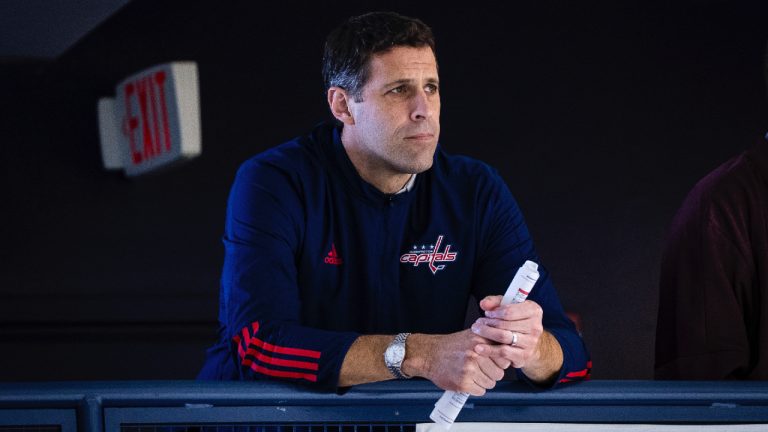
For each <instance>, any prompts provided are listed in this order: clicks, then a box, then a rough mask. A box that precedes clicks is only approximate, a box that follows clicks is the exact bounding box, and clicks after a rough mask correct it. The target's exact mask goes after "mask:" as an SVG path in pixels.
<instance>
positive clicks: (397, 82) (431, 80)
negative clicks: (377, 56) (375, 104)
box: [382, 78, 440, 87]
mask: <svg viewBox="0 0 768 432" xmlns="http://www.w3.org/2000/svg"><path fill="white" fill-rule="evenodd" d="M414 81H415V80H414V79H412V78H401V79H398V80H394V81H390V82H388V83H386V84H384V85H382V87H391V86H394V85H403V84H413V83H414ZM427 82H428V83H429V84H438V83H440V80H439V79H437V78H427Z"/></svg>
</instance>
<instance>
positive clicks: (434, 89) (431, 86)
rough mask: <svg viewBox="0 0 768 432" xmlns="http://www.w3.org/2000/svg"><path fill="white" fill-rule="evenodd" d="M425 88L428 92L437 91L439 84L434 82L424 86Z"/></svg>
mask: <svg viewBox="0 0 768 432" xmlns="http://www.w3.org/2000/svg"><path fill="white" fill-rule="evenodd" d="M424 90H425V91H426V92H427V93H437V90H438V89H437V86H436V85H434V84H429V85H427V86H426V87H425V88H424Z"/></svg>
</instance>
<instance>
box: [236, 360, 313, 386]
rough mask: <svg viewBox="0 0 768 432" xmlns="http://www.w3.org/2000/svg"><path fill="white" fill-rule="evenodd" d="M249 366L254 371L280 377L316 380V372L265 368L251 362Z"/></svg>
mask: <svg viewBox="0 0 768 432" xmlns="http://www.w3.org/2000/svg"><path fill="white" fill-rule="evenodd" d="M249 366H250V367H251V369H253V370H254V372H258V373H261V374H264V375H269V376H274V377H280V378H300V379H305V380H307V381H312V382H317V375H316V374H310V373H302V372H289V371H279V370H274V369H269V368H265V367H264V366H261V365H257V364H256V363H251V364H250V365H249Z"/></svg>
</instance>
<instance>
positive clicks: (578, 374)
mask: <svg viewBox="0 0 768 432" xmlns="http://www.w3.org/2000/svg"><path fill="white" fill-rule="evenodd" d="M588 373H589V371H588V370H587V369H582V370H580V371H577V372H568V373H567V374H565V376H567V377H568V378H577V377H585V376H587V374H588Z"/></svg>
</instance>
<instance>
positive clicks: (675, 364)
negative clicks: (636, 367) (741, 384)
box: [655, 143, 768, 380]
mask: <svg viewBox="0 0 768 432" xmlns="http://www.w3.org/2000/svg"><path fill="white" fill-rule="evenodd" d="M660 288H661V293H660V297H659V317H658V323H657V327H656V365H655V369H656V378H657V379H691V380H696V379H702V380H714V379H768V143H762V144H760V145H758V146H756V147H755V148H753V149H750V150H748V151H746V152H744V153H742V154H741V155H739V156H737V157H735V158H733V159H731V160H729V161H728V162H726V163H725V164H723V165H721V166H720V167H718V168H717V169H716V170H714V171H713V172H711V173H710V174H709V175H707V176H706V177H704V178H703V179H702V180H701V181H699V182H698V183H697V184H696V186H695V187H694V188H693V190H692V191H691V192H690V193H689V194H688V196H687V197H686V199H685V201H684V202H683V205H682V207H681V208H680V210H679V211H678V212H677V215H676V216H675V218H674V220H673V222H672V225H671V227H670V230H669V233H668V238H667V243H666V247H665V250H664V257H663V259H662V264H661V282H660Z"/></svg>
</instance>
